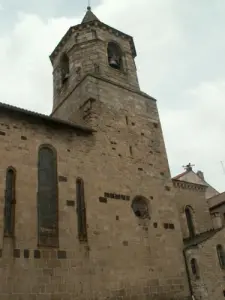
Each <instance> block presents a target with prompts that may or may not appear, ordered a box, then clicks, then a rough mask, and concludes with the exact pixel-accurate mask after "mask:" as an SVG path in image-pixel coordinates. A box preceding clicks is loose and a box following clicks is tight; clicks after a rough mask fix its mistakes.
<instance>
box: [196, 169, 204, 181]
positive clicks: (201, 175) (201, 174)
mask: <svg viewBox="0 0 225 300" xmlns="http://www.w3.org/2000/svg"><path fill="white" fill-rule="evenodd" d="M197 175H198V177H200V178H201V179H202V180H205V178H204V173H203V172H202V171H198V172H197Z"/></svg>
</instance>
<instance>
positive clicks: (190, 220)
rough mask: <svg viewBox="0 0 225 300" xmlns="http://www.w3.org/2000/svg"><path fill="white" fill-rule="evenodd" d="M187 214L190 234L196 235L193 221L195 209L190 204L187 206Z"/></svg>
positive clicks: (191, 235)
mask: <svg viewBox="0 0 225 300" xmlns="http://www.w3.org/2000/svg"><path fill="white" fill-rule="evenodd" d="M185 216H186V220H187V226H188V230H189V236H190V237H193V236H194V235H195V228H194V222H193V211H192V208H191V207H190V206H187V207H186V208H185Z"/></svg>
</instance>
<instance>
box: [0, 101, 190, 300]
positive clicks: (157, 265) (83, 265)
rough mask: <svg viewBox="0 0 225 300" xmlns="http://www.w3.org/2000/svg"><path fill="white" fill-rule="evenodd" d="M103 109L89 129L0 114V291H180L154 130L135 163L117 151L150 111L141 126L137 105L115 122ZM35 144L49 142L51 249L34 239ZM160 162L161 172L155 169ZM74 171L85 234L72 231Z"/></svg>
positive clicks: (167, 191) (175, 236) (82, 294)
mask: <svg viewBox="0 0 225 300" xmlns="http://www.w3.org/2000/svg"><path fill="white" fill-rule="evenodd" d="M127 98H129V97H127ZM154 105H155V104H154ZM154 105H153V106H154ZM101 107H102V111H103V106H101ZM142 107H146V106H145V105H144V104H143V106H142ZM151 110H152V112H153V111H154V110H153V109H152V108H151ZM137 111H138V107H137ZM106 114H107V118H104V119H103V118H98V120H99V123H96V128H97V127H99V126H100V124H101V123H102V122H105V123H104V125H105V126H101V130H100V129H99V131H98V132H96V133H95V134H94V135H93V136H87V135H86V136H84V135H83V134H82V133H81V132H76V131H74V130H72V129H71V130H68V129H66V130H65V129H60V128H58V129H56V128H53V127H51V126H48V125H46V124H44V123H43V122H42V121H41V120H39V121H38V118H33V119H32V118H30V119H29V120H28V119H27V118H26V117H25V116H24V117H22V116H19V117H18V118H17V117H16V114H13V115H12V114H8V115H5V116H4V115H3V113H2V114H1V128H0V130H1V132H4V134H2V135H1V136H0V139H1V140H0V142H1V149H0V154H1V157H2V160H1V162H0V195H1V196H0V226H1V230H0V249H1V251H0V252H1V258H0V266H1V267H0V279H1V283H2V284H1V287H0V297H1V299H12V300H17V299H49V300H50V299H65V300H67V299H71V300H72V299H81V298H82V299H100V298H101V299H104V298H106V297H107V298H108V299H118V297H121V298H122V299H130V298H132V297H133V298H132V299H146V297H151V299H184V298H185V297H186V296H188V294H189V292H188V287H187V279H186V272H185V266H184V260H183V256H182V237H181V231H180V225H179V220H178V215H177V213H176V209H175V206H174V204H173V201H172V197H173V189H172V184H171V182H170V180H169V179H168V178H169V171H168V165H167V164H166V154H165V152H164V144H163V142H162V141H163V139H162V136H161V129H160V127H158V128H156V129H155V130H158V135H159V140H160V141H161V143H160V145H159V146H158V147H159V148H158V150H159V153H158V154H157V155H158V156H157V155H156V154H154V155H155V156H154V159H152V160H147V161H146V163H144V160H142V161H141V160H140V157H139V155H138V153H139V152H137V156H136V154H135V153H136V152H135V151H134V157H131V156H130V155H127V156H126V155H125V153H128V151H127V150H125V148H126V149H129V147H128V145H127V142H129V139H128V137H129V134H128V132H130V134H131V136H132V134H133V137H135V136H136V137H137V136H140V139H145V138H146V137H145V135H144V136H143V135H141V131H139V130H140V128H143V129H144V128H147V127H148V126H150V127H149V128H155V127H154V123H155V121H156V119H155V118H154V120H152V121H154V122H152V121H150V120H149V123H146V126H147V127H145V126H144V123H145V122H143V123H142V124H143V126H141V123H140V122H141V119H142V116H141V115H140V114H137V115H136V116H131V115H129V120H128V124H129V127H127V125H126V124H127V123H126V118H125V116H123V118H122V115H121V119H120V122H118V121H119V119H118V120H115V122H113V121H112V119H111V118H109V115H110V114H112V116H113V114H114V112H113V110H112V111H111V112H110V109H109V110H108V112H106V110H104V113H103V115H104V116H106ZM10 115H11V117H10ZM117 116H118V114H117ZM132 118H134V119H132ZM106 120H108V121H107V122H108V123H107V122H106ZM122 120H123V122H122ZM133 121H134V122H135V124H136V126H135V125H132V122H133ZM110 123H111V127H110V126H108V125H110ZM158 126H159V124H158ZM116 131H117V132H118V131H120V132H121V136H120V135H119V132H118V136H117V137H116V135H115V132H116ZM152 132H153V131H152ZM115 138H116V139H115ZM114 139H115V141H114ZM122 140H123V141H124V144H122V145H121V144H120V141H122ZM131 140H132V139H131ZM103 141H104V143H103ZM112 141H113V142H114V143H115V142H118V147H121V149H120V150H119V149H116V150H114V149H112V148H113V147H114V146H115V145H114V144H112V143H111V142H112ZM138 142H140V141H138ZM43 143H45V144H46V143H48V144H51V145H52V146H54V147H55V149H56V150H57V163H58V175H59V178H58V184H59V249H46V248H38V246H37V199H36V193H37V151H38V148H39V146H40V145H41V144H43ZM140 145H142V146H140V149H142V150H140V151H143V150H144V151H145V150H146V148H145V147H147V146H146V145H145V143H140ZM116 147H117V146H116ZM141 147H143V148H141ZM120 153H121V156H120V155H119V154H120ZM143 154H144V152H143ZM150 164H153V165H150ZM8 166H13V167H14V168H15V169H16V171H17V178H16V226H15V238H13V239H10V238H6V237H3V214H4V190H5V171H6V169H7V167H8ZM162 170H163V171H164V172H165V173H164V174H160V172H161V171H162ZM77 177H81V178H83V180H84V185H85V201H86V210H87V224H88V242H87V243H80V242H79V241H78V239H77V215H76V196H75V195H76V187H75V181H76V178H77ZM62 178H63V180H61V179H62ZM118 195H120V197H118ZM136 195H143V196H144V197H145V198H147V201H148V208H149V212H150V219H145V220H141V219H139V218H138V217H136V216H135V214H134V212H133V211H132V208H131V203H132V199H133V198H134V197H135V196H136ZM115 198H117V199H115Z"/></svg>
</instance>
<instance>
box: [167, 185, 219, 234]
mask: <svg viewBox="0 0 225 300" xmlns="http://www.w3.org/2000/svg"><path fill="white" fill-rule="evenodd" d="M173 182H174V186H175V190H176V191H175V197H174V201H175V202H176V204H177V208H178V211H179V214H180V224H181V229H182V234H183V237H184V238H188V237H189V231H188V226H187V220H186V216H185V208H186V206H189V207H191V208H192V216H193V223H194V227H195V233H196V234H199V233H201V232H204V231H208V230H210V229H212V228H213V224H212V219H211V216H210V212H209V206H208V203H207V201H206V199H205V187H204V186H200V185H197V184H192V183H187V182H179V181H175V180H174V181H173Z"/></svg>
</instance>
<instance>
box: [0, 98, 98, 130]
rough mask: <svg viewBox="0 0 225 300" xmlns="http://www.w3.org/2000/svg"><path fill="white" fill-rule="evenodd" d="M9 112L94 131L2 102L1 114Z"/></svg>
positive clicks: (0, 104)
mask: <svg viewBox="0 0 225 300" xmlns="http://www.w3.org/2000/svg"><path fill="white" fill-rule="evenodd" d="M5 113H7V114H9V115H10V116H17V117H19V118H21V119H25V118H29V119H32V121H41V122H42V123H45V124H49V125H53V124H54V125H57V126H58V127H59V126H60V127H64V128H65V127H67V128H70V129H75V130H79V131H83V132H86V133H87V134H91V133H93V132H94V130H93V129H91V128H89V127H86V126H82V125H78V124H75V123H72V122H69V121H64V120H61V119H58V118H55V117H49V116H47V115H44V114H40V113H37V112H34V111H30V110H27V109H23V108H19V107H16V106H12V105H9V104H6V103H2V102H0V116H1V114H5Z"/></svg>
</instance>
